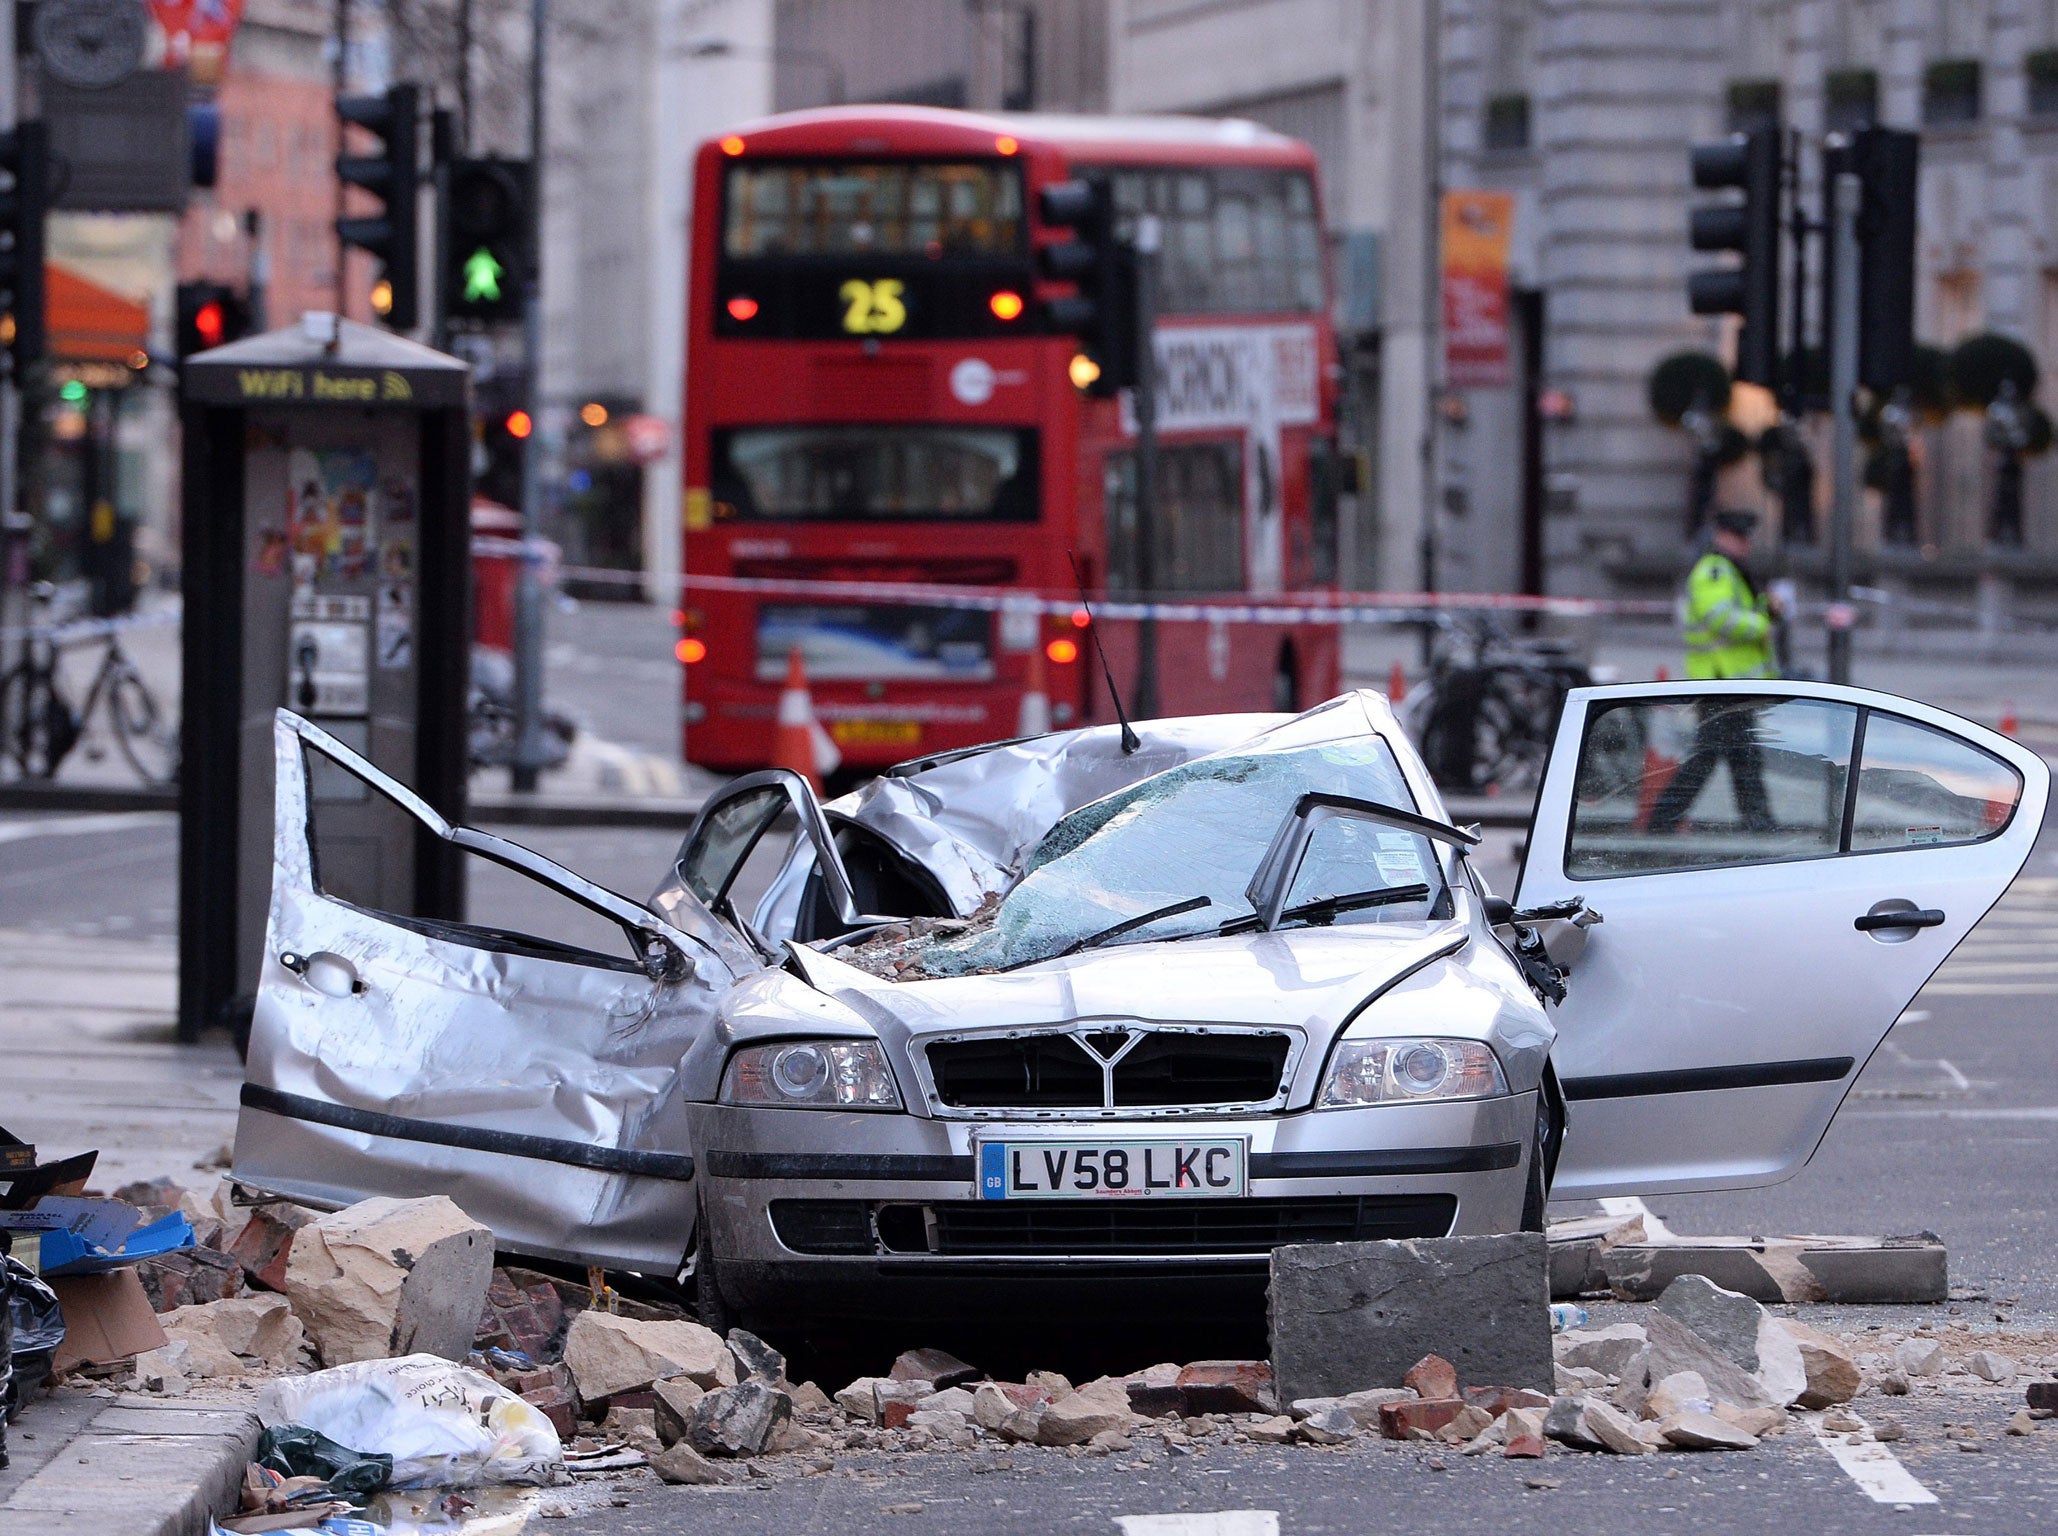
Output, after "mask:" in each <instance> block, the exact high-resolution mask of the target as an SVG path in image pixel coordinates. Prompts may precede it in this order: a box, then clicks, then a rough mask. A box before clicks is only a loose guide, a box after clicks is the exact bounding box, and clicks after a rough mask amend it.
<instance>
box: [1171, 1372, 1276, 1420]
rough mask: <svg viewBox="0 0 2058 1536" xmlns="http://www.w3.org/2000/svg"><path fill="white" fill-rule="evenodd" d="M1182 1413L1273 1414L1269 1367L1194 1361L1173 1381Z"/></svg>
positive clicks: (1274, 1396)
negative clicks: (1179, 1399)
mask: <svg viewBox="0 0 2058 1536" xmlns="http://www.w3.org/2000/svg"><path fill="white" fill-rule="evenodd" d="M1174 1385H1175V1386H1177V1387H1178V1388H1179V1394H1180V1397H1181V1399H1182V1400H1183V1402H1184V1405H1185V1406H1184V1411H1185V1412H1186V1413H1190V1414H1192V1413H1266V1414H1269V1413H1276V1412H1277V1411H1278V1407H1279V1399H1278V1396H1277V1395H1276V1394H1275V1392H1274V1390H1273V1382H1272V1367H1271V1365H1270V1364H1268V1363H1267V1362H1266V1361H1263V1360H1196V1361H1194V1363H1193V1364H1191V1365H1189V1366H1187V1367H1185V1368H1184V1369H1183V1370H1181V1371H1180V1373H1179V1375H1178V1377H1177V1378H1176V1379H1175V1381H1174Z"/></svg>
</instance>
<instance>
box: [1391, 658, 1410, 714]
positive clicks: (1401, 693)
mask: <svg viewBox="0 0 2058 1536" xmlns="http://www.w3.org/2000/svg"><path fill="white" fill-rule="evenodd" d="M1407 696H1408V674H1407V673H1405V672H1403V671H1402V670H1401V664H1400V663H1399V662H1395V663H1394V664H1393V670H1392V671H1391V672H1389V673H1387V674H1386V702H1387V703H1389V704H1398V703H1400V701H1401V700H1402V699H1405V698H1406V697H1407Z"/></svg>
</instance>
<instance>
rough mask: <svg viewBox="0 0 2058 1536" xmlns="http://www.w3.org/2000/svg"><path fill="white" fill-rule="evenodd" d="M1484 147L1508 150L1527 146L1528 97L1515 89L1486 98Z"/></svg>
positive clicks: (1493, 149)
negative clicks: (1506, 93)
mask: <svg viewBox="0 0 2058 1536" xmlns="http://www.w3.org/2000/svg"><path fill="white" fill-rule="evenodd" d="M1485 148H1486V149H1487V150H1488V151H1489V152H1491V151H1495V150H1498V151H1502V152H1504V153H1505V152H1510V151H1516V150H1524V149H1527V148H1529V97H1528V95H1527V94H1526V93H1523V92H1520V91H1517V92H1514V93H1511V94H1509V95H1506V96H1489V97H1487V98H1486V125H1485Z"/></svg>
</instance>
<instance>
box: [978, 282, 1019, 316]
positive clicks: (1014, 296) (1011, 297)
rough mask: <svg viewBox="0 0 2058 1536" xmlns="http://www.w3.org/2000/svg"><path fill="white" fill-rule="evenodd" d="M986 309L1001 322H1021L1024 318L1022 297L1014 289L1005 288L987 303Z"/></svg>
mask: <svg viewBox="0 0 2058 1536" xmlns="http://www.w3.org/2000/svg"><path fill="white" fill-rule="evenodd" d="M986 307H987V308H988V309H990V310H992V311H993V313H994V317H995V318H996V319H999V320H1019V319H1020V318H1021V317H1022V296H1021V295H1020V294H1019V293H1016V292H1014V291H1013V290H1012V289H1008V288H1003V289H1001V290H1000V292H998V293H996V294H995V295H994V296H993V297H992V298H990V299H988V300H987V301H986Z"/></svg>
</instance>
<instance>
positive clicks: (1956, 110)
mask: <svg viewBox="0 0 2058 1536" xmlns="http://www.w3.org/2000/svg"><path fill="white" fill-rule="evenodd" d="M1922 121H1923V122H1924V123H1925V124H1927V125H1928V126H1930V127H1941V126H1944V125H1946V124H1950V123H1976V122H1978V121H1979V60H1978V59H1938V60H1937V61H1936V62H1935V63H1934V64H1931V65H1930V66H1929V67H1928V68H1927V69H1925V70H1923V72H1922Z"/></svg>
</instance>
